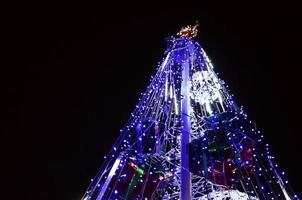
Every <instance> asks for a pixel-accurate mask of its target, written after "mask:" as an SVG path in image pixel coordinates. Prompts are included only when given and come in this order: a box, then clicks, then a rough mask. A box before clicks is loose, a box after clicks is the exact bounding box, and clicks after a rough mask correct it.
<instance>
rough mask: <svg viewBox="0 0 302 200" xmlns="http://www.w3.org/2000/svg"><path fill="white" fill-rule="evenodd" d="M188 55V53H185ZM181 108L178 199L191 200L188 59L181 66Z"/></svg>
mask: <svg viewBox="0 0 302 200" xmlns="http://www.w3.org/2000/svg"><path fill="white" fill-rule="evenodd" d="M185 53H188V52H185ZM182 67H183V69H182V84H181V95H182V98H183V99H182V102H181V103H182V106H181V126H182V129H181V144H180V148H181V161H180V162H181V181H180V182H181V183H180V184H181V186H180V199H181V200H191V188H192V182H191V174H190V172H189V150H188V144H189V142H190V130H191V124H190V116H189V115H188V114H189V113H188V111H189V106H190V100H189V98H190V97H189V86H188V85H189V84H188V82H189V67H190V62H189V58H187V60H186V61H185V62H184V63H183V64H182Z"/></svg>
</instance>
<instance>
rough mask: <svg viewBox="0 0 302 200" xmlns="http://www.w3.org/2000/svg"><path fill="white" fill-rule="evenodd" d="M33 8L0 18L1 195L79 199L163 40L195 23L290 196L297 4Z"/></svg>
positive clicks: (295, 165)
mask: <svg viewBox="0 0 302 200" xmlns="http://www.w3.org/2000/svg"><path fill="white" fill-rule="evenodd" d="M34 6H37V5H32V6H31V5H27V7H26V9H23V8H22V7H21V8H20V10H15V11H14V13H11V15H10V17H9V19H8V25H9V26H10V28H9V29H10V33H9V35H10V38H12V39H7V42H8V43H9V47H8V49H7V51H9V52H12V55H13V56H12V57H9V59H10V65H9V67H5V66H2V68H5V71H4V73H1V74H2V76H3V78H2V79H1V81H3V84H2V86H4V87H5V88H4V90H3V91H4V93H2V95H3V97H4V98H3V99H4V100H5V102H4V103H3V104H2V106H3V107H4V112H2V113H4V118H3V119H4V120H2V119H1V124H2V126H3V127H4V136H5V137H4V139H2V143H4V145H2V147H3V148H4V151H3V152H4V154H5V158H7V159H8V162H6V164H5V165H6V166H8V168H11V169H13V170H12V171H13V172H12V174H13V175H16V178H15V176H14V178H11V180H10V182H6V185H7V186H8V187H9V188H12V189H13V191H14V193H12V194H10V195H9V196H11V197H15V196H16V195H18V196H19V195H20V198H19V199H26V200H27V199H29V200H35V199H37V200H38V199H39V200H44V199H45V200H48V199H49V200H50V199H51V200H54V199H55V200H57V199H58V200H60V199H71V200H73V199H75V200H76V199H80V198H81V196H82V194H83V192H84V191H85V189H86V188H87V187H88V185H89V182H90V178H93V176H94V175H95V174H96V172H97V170H98V168H99V167H100V166H101V163H102V161H103V156H105V155H106V153H107V152H108V151H109V150H110V148H111V145H112V144H113V143H114V141H115V139H116V138H117V137H118V134H119V129H120V128H122V127H123V125H124V124H125V123H126V121H127V119H128V117H129V116H130V113H131V112H132V110H133V109H134V107H135V105H136V103H137V102H138V97H139V94H140V93H141V92H143V91H144V90H145V88H146V87H147V85H148V84H149V79H150V76H151V75H153V74H154V73H155V68H156V66H157V64H158V62H159V61H161V60H162V56H163V52H164V51H165V48H166V43H165V40H164V38H166V37H168V36H170V35H174V34H175V33H176V32H177V31H178V30H179V29H180V28H181V26H183V25H187V24H188V23H189V24H190V23H193V22H194V21H195V20H199V22H200V32H199V35H198V36H197V38H196V40H197V41H199V42H200V44H201V45H202V46H203V48H204V49H205V50H206V52H207V53H208V55H209V57H210V59H211V60H212V62H213V64H214V67H215V69H216V72H218V73H219V77H220V78H221V79H223V80H225V82H226V83H227V84H228V85H229V87H230V91H231V93H233V94H234V95H235V100H236V102H237V104H238V105H240V106H241V105H242V106H244V109H245V110H246V111H247V113H248V115H249V118H250V119H251V120H254V121H256V122H257V127H258V128H259V129H260V130H261V131H262V132H263V133H264V135H265V137H266V139H267V140H268V141H269V143H270V144H271V146H272V150H273V154H274V155H276V157H277V158H278V161H279V165H280V167H281V168H282V169H284V170H285V171H286V172H287V176H288V177H289V182H290V183H291V185H292V187H293V188H294V190H295V191H296V192H299V191H301V190H302V182H301V180H302V175H301V174H302V173H301V158H302V156H301V146H302V144H301V141H302V140H301V139H302V137H301V134H302V133H301V114H300V113H301V97H300V96H301V94H300V93H301V91H302V90H301V75H300V68H301V57H302V55H301V39H300V37H301V35H302V31H301V29H300V26H301V24H302V23H301V15H300V12H301V11H299V9H298V6H297V5H289V4H287V5H283V4H279V5H276V4H275V5H262V4H259V5H248V4H246V5H237V6H239V8H238V7H235V6H232V5H228V6H227V5H221V4H220V5H215V6H206V5H204V4H202V3H200V4H194V5H191V6H186V5H179V6H177V7H173V6H172V7H166V8H164V7H161V6H158V7H156V6H154V9H153V8H151V7H149V6H148V5H145V6H141V8H136V7H135V6H134V5H133V6H132V5H127V6H128V7H127V8H126V7H124V5H119V8H117V5H116V6H112V7H109V6H108V7H106V6H96V5H83V4H77V5H75V4H74V3H73V4H68V5H64V6H63V5H59V4H58V5H38V6H39V8H38V9H37V8H36V7H34ZM125 6H126V5H125ZM11 164H12V166H14V167H10V165H11ZM3 172H4V174H9V173H8V172H6V171H3ZM13 199H14V198H13Z"/></svg>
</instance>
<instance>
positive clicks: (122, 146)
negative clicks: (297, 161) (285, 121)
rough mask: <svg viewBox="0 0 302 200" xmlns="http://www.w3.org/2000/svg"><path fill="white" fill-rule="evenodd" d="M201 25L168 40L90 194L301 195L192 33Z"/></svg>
mask: <svg viewBox="0 0 302 200" xmlns="http://www.w3.org/2000/svg"><path fill="white" fill-rule="evenodd" d="M197 29H198V23H196V24H195V25H190V26H186V27H184V28H182V29H181V30H180V32H179V33H178V34H177V35H176V36H173V37H169V38H167V43H168V47H167V49H166V51H165V56H164V59H163V61H162V62H161V64H160V65H159V66H158V69H157V72H156V74H155V75H154V76H153V77H152V78H151V83H150V85H149V86H148V87H147V90H146V91H145V93H143V94H142V96H141V98H140V99H139V103H138V104H137V105H136V108H135V110H134V111H133V113H131V117H130V119H129V121H128V122H127V123H126V125H125V126H124V128H123V129H121V132H120V136H119V138H118V139H117V141H116V143H115V144H114V145H113V147H112V149H111V151H110V152H109V154H108V156H107V157H106V158H105V161H104V162H103V165H102V167H101V169H100V171H99V172H98V174H97V175H96V177H95V178H94V179H92V180H91V184H90V186H89V187H88V189H87V191H86V192H85V194H84V196H83V200H87V199H97V200H101V199H105V200H107V199H110V200H111V199H112V200H113V199H123V200H130V199H131V200H147V199H181V200H188V199H194V200H204V199H217V200H220V199H221V200H222V199H240V200H241V199H242V200H245V199H246V200H247V199H251V200H258V199H285V200H291V199H298V197H297V196H296V195H295V194H294V192H293V191H292V190H291V188H290V186H289V184H288V181H287V180H285V178H284V172H282V171H280V170H279V168H278V165H277V164H276V162H275V157H274V156H273V155H272V154H271V152H270V149H269V145H268V144H267V143H266V142H265V141H264V139H263V135H262V133H261V132H260V131H259V130H257V128H256V125H255V123H254V122H252V121H250V120H249V119H248V118H247V114H246V113H245V112H244V110H243V109H242V107H238V106H237V105H236V103H235V102H234V100H233V97H232V95H230V93H229V91H228V89H227V86H226V85H225V83H224V82H223V81H222V80H221V79H219V78H218V77H217V74H216V73H215V72H214V68H213V65H212V64H211V61H210V59H209V58H208V56H207V54H206V53H205V51H204V50H203V48H202V47H201V46H200V45H199V43H198V42H197V41H195V40H194V39H193V38H194V37H195V36H196V35H197Z"/></svg>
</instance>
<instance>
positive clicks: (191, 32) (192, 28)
mask: <svg viewBox="0 0 302 200" xmlns="http://www.w3.org/2000/svg"><path fill="white" fill-rule="evenodd" d="M198 27H199V22H198V21H196V22H195V24H194V25H187V26H185V27H182V28H181V29H180V31H179V32H178V33H177V36H179V37H181V38H194V37H196V36H197V33H198Z"/></svg>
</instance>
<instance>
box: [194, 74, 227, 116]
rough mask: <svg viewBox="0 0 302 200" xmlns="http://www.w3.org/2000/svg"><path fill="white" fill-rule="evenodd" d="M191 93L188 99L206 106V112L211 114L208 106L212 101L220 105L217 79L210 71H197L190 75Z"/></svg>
mask: <svg viewBox="0 0 302 200" xmlns="http://www.w3.org/2000/svg"><path fill="white" fill-rule="evenodd" d="M191 85H192V86H191V87H192V92H191V94H190V97H191V98H192V99H193V100H194V101H196V102H198V103H200V104H201V105H206V107H207V110H208V111H209V112H211V111H210V110H211V109H210V106H209V104H211V103H212V102H213V101H219V102H220V103H221V104H222V101H223V99H222V97H221V85H220V83H219V80H218V78H217V77H216V76H215V75H214V74H213V73H211V72H210V71H198V72H195V73H194V74H193V75H192V82H191Z"/></svg>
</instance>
